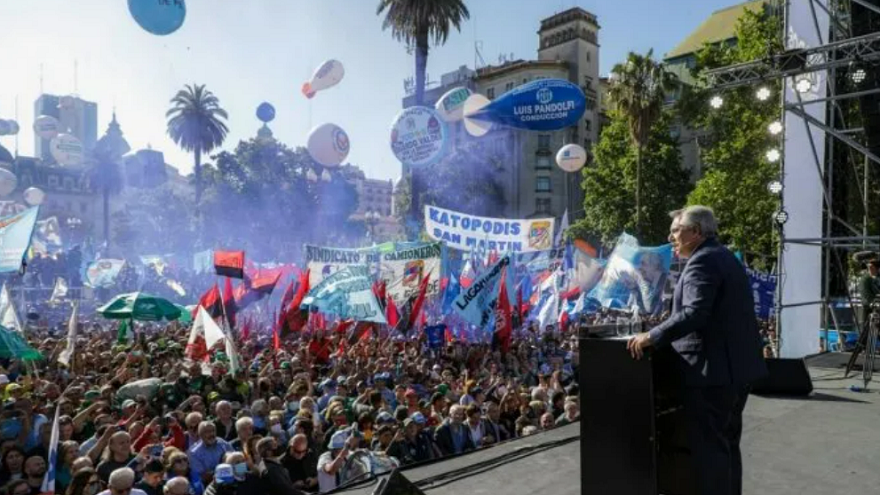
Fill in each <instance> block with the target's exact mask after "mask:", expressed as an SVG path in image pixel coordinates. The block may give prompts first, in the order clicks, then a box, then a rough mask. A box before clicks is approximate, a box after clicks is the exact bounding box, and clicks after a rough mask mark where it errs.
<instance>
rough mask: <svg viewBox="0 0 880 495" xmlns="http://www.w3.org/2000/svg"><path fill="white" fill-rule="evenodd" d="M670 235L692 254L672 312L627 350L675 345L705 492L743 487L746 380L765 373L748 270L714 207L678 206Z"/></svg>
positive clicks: (721, 494) (729, 493)
mask: <svg viewBox="0 0 880 495" xmlns="http://www.w3.org/2000/svg"><path fill="white" fill-rule="evenodd" d="M671 216H672V217H673V222H672V226H671V228H670V235H669V240H670V242H672V243H673V246H674V249H675V252H676V253H678V255H679V256H680V257H681V258H684V259H686V260H687V264H686V265H685V267H684V269H683V270H682V273H681V275H680V277H679V279H678V282H677V284H676V287H675V293H674V296H673V309H672V315H671V316H670V318H669V319H667V320H666V321H664V322H662V323H660V324H659V325H657V326H656V327H654V328H653V329H651V331H650V332H647V333H642V334H639V335H637V336H636V337H633V338H632V339H631V340H630V341H629V343H628V345H627V348H628V350H629V352H630V353H631V354H632V356H633V358H635V359H640V358H641V357H642V356H643V354H644V352H645V350H646V349H648V348H649V347H664V346H672V349H673V351H674V352H675V354H676V355H677V357H678V359H676V360H675V362H676V363H677V364H678V365H679V367H680V369H681V372H682V376H683V377H684V384H683V385H684V387H683V402H684V409H685V414H686V415H687V418H688V432H687V433H688V441H689V444H690V448H691V458H692V459H693V468H694V476H695V478H696V486H697V489H698V493H699V494H701V495H710V494H711V495H739V494H741V493H742V459H741V454H740V450H739V441H740V436H741V434H742V412H743V409H744V408H745V404H746V399H747V398H748V395H749V384H750V383H751V382H753V381H755V380H757V379H759V378H761V377H763V376H764V375H765V374H766V373H767V368H766V365H765V364H764V359H763V357H762V355H761V351H762V347H763V346H762V343H761V337H760V334H759V332H758V325H757V320H756V319H755V314H754V305H755V304H754V301H753V300H752V291H751V287H750V284H749V278H748V275H746V272H745V268H744V267H743V266H742V264H741V263H740V262H739V260H737V259H736V257H735V256H734V255H733V253H731V252H730V251H729V250H728V249H727V248H725V247H724V246H722V245H721V244H720V243H719V242H718V241H717V240H716V238H715V237H716V231H717V223H716V221H715V215H714V213H713V212H712V210H711V209H709V208H707V207H705V206H690V207H687V208H685V209H683V210H679V211H676V212H673V213H672V214H671Z"/></svg>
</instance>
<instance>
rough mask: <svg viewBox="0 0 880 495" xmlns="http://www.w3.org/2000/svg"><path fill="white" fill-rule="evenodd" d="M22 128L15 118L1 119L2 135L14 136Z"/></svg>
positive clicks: (0, 131) (0, 134)
mask: <svg viewBox="0 0 880 495" xmlns="http://www.w3.org/2000/svg"><path fill="white" fill-rule="evenodd" d="M19 130H21V129H19V127H18V122H16V121H14V120H0V136H14V135H16V134H18V131H19Z"/></svg>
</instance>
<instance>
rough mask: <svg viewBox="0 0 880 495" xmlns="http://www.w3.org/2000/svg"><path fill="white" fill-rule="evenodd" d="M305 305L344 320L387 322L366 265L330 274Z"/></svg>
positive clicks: (350, 267) (311, 293) (346, 268)
mask: <svg viewBox="0 0 880 495" xmlns="http://www.w3.org/2000/svg"><path fill="white" fill-rule="evenodd" d="M303 305H307V306H311V307H313V308H315V309H317V310H318V311H320V312H322V313H327V314H331V315H337V316H339V317H340V318H342V319H348V318H350V319H352V320H355V321H371V322H374V323H387V321H386V320H385V315H384V314H383V311H382V307H381V306H379V301H377V300H376V295H375V294H374V293H373V281H372V278H371V276H370V268H369V267H368V266H366V265H350V266H346V267H345V268H343V269H341V270H339V271H338V272H335V273H333V274H331V275H329V276H327V277H326V278H324V280H322V281H321V283H320V284H318V286H317V287H315V288H313V289H312V290H311V291H310V292H309V295H308V296H306V298H305V299H304V300H303Z"/></svg>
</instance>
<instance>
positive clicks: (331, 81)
mask: <svg viewBox="0 0 880 495" xmlns="http://www.w3.org/2000/svg"><path fill="white" fill-rule="evenodd" d="M343 76H345V67H344V66H343V65H342V62H340V61H338V60H328V61H326V62H324V63H323V64H321V65H320V66H319V67H318V68H317V69H316V70H315V73H314V74H312V78H311V79H310V80H309V81H308V82H306V83H305V84H303V86H302V94H304V95H305V96H306V98H309V99H311V98H312V97H313V96H315V93H317V92H318V91H321V90H324V89H327V88H332V87H333V86H336V85H337V84H339V81H341V80H342V78H343Z"/></svg>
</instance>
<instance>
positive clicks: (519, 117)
mask: <svg viewBox="0 0 880 495" xmlns="http://www.w3.org/2000/svg"><path fill="white" fill-rule="evenodd" d="M586 109H587V100H586V97H585V96H584V92H583V91H582V90H581V88H580V87H578V86H577V85H576V84H574V83H571V82H569V81H565V80H563V79H539V80H537V81H532V82H530V83H528V84H523V85H522V86H520V87H518V88H515V89H513V90H511V91H508V92H507V93H504V94H503V95H501V96H499V97H498V98H497V99H496V100H495V101H493V102H491V103H490V104H488V105H486V106H485V107H483V108H482V109H480V110H478V111H476V112H472V113H470V114H468V113H467V112H465V117H467V118H469V119H471V120H480V121H483V122H493V123H498V124H502V125H506V126H510V127H515V128H517V129H526V130H529V131H558V130H560V129H565V128H566V127H570V126H573V125H575V124H576V123H577V122H578V121H579V120H580V119H581V117H582V116H583V115H584V111H585V110H586Z"/></svg>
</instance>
